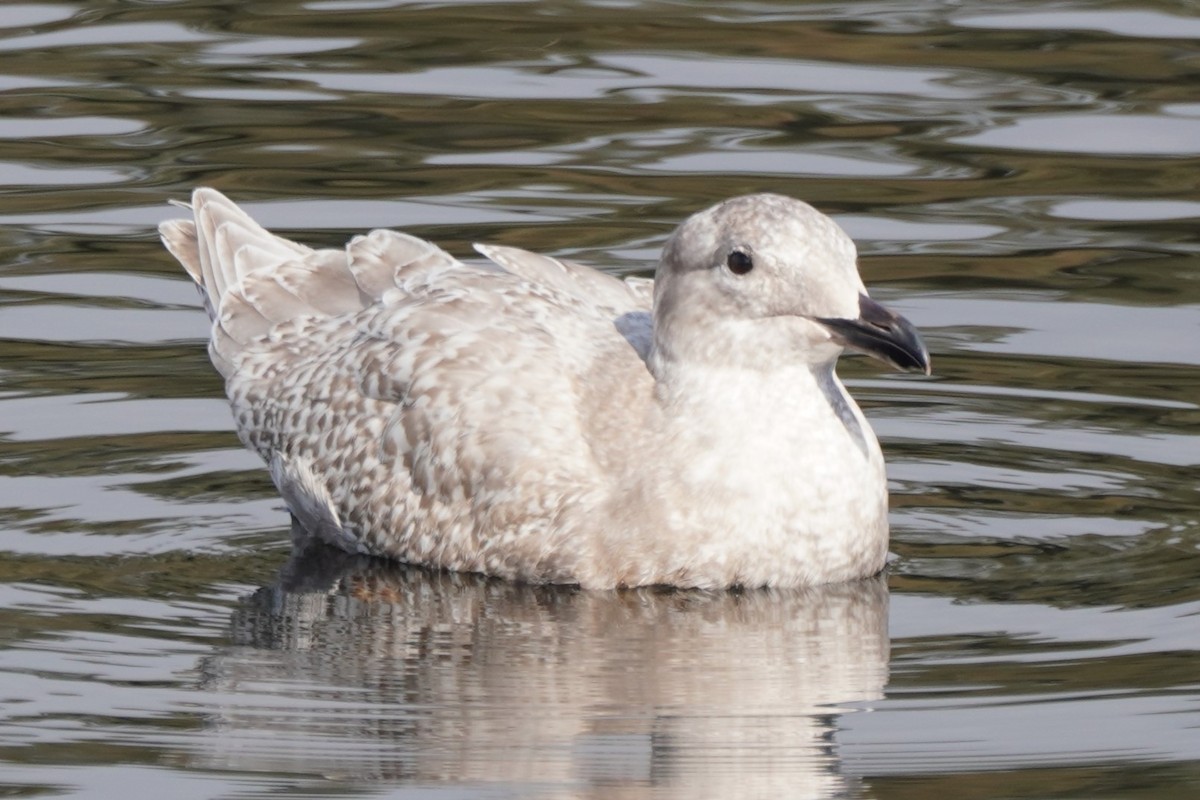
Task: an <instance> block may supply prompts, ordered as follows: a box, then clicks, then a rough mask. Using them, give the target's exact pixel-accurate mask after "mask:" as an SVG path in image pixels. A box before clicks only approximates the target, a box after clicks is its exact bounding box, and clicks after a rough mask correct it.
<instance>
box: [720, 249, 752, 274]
mask: <svg viewBox="0 0 1200 800" xmlns="http://www.w3.org/2000/svg"><path fill="white" fill-rule="evenodd" d="M725 266H727V267H729V271H730V272H732V273H733V274H734V275H745V274H746V273H747V272H749V271H750V270H752V269H754V259H752V258H750V254H749V253H743V252H742V251H741V250H734V251H733V252H731V253H730V254H729V258H727V259H725Z"/></svg>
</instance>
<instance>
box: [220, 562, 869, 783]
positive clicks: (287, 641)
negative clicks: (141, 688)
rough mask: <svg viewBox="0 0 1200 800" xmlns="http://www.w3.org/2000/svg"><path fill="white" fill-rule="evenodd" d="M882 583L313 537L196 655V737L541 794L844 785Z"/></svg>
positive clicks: (254, 764) (269, 763)
mask: <svg viewBox="0 0 1200 800" xmlns="http://www.w3.org/2000/svg"><path fill="white" fill-rule="evenodd" d="M887 605H888V593H887V586H886V583H885V581H884V579H883V578H882V577H876V578H873V579H869V580H864V581H856V582H851V583H845V584H838V585H832V586H819V587H813V588H808V589H790V590H753V591H741V592H738V591H733V592H702V591H683V590H664V589H653V588H649V589H638V590H625V591H583V590H579V589H576V588H570V587H562V586H531V585H520V584H513V583H510V582H507V581H502V580H496V579H488V578H485V577H482V576H476V575H467V574H455V573H445V572H433V571H429V570H427V569H422V568H416V567H409V566H405V565H401V564H396V563H392V562H387V561H380V560H374V559H370V558H367V557H363V556H353V555H350V554H347V553H344V552H342V551H339V550H333V549H329V548H326V547H324V546H316V547H315V549H314V548H310V549H308V550H304V551H300V552H297V553H295V554H293V556H292V559H291V560H290V561H289V562H288V563H287V565H286V566H285V567H284V568H283V569H282V571H281V573H280V577H279V580H278V581H277V582H276V583H275V584H274V585H272V586H269V587H265V588H263V589H260V590H258V591H257V592H255V593H254V594H253V595H251V596H249V597H247V598H246V599H245V600H244V601H243V603H242V604H241V605H240V606H239V607H238V608H237V609H236V611H235V612H234V615H233V620H232V630H231V644H230V645H228V646H224V647H221V648H219V649H218V650H217V652H215V653H214V654H213V655H211V656H209V657H208V658H206V659H205V660H204V663H203V664H202V668H201V669H202V683H203V688H204V689H205V690H207V692H208V693H209V696H210V697H211V698H212V704H213V706H214V707H213V708H212V709H211V711H210V714H211V716H210V717H209V718H210V719H211V720H212V724H213V728H212V730H213V734H214V735H213V736H211V737H208V738H207V739H206V741H208V742H209V743H210V744H211V748H210V749H208V750H207V752H205V753H204V754H198V758H200V759H201V760H202V761H203V762H204V766H206V767H215V768H220V769H224V770H229V769H233V770H236V771H241V770H246V771H254V772H262V771H287V772H293V773H295V772H300V773H305V772H309V773H312V774H313V775H314V777H316V776H321V777H323V778H325V779H328V778H337V779H340V780H344V781H350V782H354V783H358V782H361V781H386V782H397V783H409V784H423V785H429V784H436V785H445V786H456V787H458V788H460V789H467V788H468V787H474V788H477V789H482V788H485V787H488V786H491V787H507V788H508V789H509V790H517V792H518V793H519V794H520V793H525V792H528V791H536V793H537V794H538V795H539V796H550V797H555V796H569V797H577V796H587V795H597V796H598V795H603V796H604V797H642V796H647V795H649V794H650V793H652V792H653V793H654V794H655V795H656V796H675V795H677V796H680V797H689V798H694V797H710V796H711V797H725V798H728V797H756V796H772V797H783V796H786V797H828V796H831V795H838V796H847V795H849V796H853V795H855V794H857V781H856V780H855V779H854V778H853V777H851V776H849V775H847V774H845V771H844V770H843V767H842V758H841V754H840V753H839V749H838V744H837V741H836V733H837V726H838V719H839V717H840V716H841V715H842V714H843V713H847V712H848V711H850V710H851V709H852V708H853V709H862V708H864V707H869V705H870V701H872V700H876V699H878V698H880V697H881V696H882V693H883V689H884V686H885V684H886V681H887V664H888V634H887ZM847 705H849V706H850V707H849V708H848V707H846V706H847ZM664 793H665V794H664Z"/></svg>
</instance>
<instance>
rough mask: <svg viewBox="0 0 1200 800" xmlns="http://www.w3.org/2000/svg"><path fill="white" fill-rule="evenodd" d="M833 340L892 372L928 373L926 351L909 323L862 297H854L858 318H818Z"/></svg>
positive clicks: (869, 299)
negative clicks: (900, 370)
mask: <svg viewBox="0 0 1200 800" xmlns="http://www.w3.org/2000/svg"><path fill="white" fill-rule="evenodd" d="M816 321H817V322H819V323H821V324H822V325H824V326H825V327H826V328H828V329H829V332H830V333H831V334H832V335H833V339H834V341H836V342H838V343H839V344H841V345H843V346H845V347H849V348H852V349H854V350H858V351H859V352H861V353H866V354H867V355H869V356H873V357H875V358H877V359H879V360H880V361H883V362H884V363H886V364H891V365H892V366H893V367H895V368H896V369H902V370H907V371H911V372H924V373H925V374H926V375H928V374H930V370H931V367H930V364H929V351H928V350H926V349H925V343H924V342H922V341H921V335H920V334H919V333H917V329H916V328H915V327H914V326H913V324H912V323H911V322H909V321H908V320H906V319H905V318H904V317H902V316H900V315H899V314H897V313H896V312H894V311H891V310H890V309H887V308H885V307H884V306H881V305H880V304H879V303H876V302H875V301H874V300H872V299H871V298H869V297H867V296H866V295H865V294H860V295H859V296H858V319H840V318H836V317H834V318H828V319H822V318H818V319H817V320H816Z"/></svg>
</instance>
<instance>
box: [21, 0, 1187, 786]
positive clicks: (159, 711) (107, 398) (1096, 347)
mask: <svg viewBox="0 0 1200 800" xmlns="http://www.w3.org/2000/svg"><path fill="white" fill-rule="evenodd" d="M1198 30H1200V18H1197V17H1196V15H1195V10H1194V9H1193V8H1191V7H1190V6H1189V5H1188V4H1184V3H1171V2H1155V3H1149V4H1147V3H1142V4H1137V5H1134V4H1129V3H1125V4H1121V3H1117V2H1106V1H1105V0H1097V1H1096V2H1084V0H1069V1H1068V2H1064V3H1058V4H1055V5H1053V6H1047V5H1046V4H1044V3H1032V2H1030V3H1022V2H1018V3H1007V4H1003V5H997V4H994V3H983V2H974V1H973V0H968V2H962V3H955V4H946V3H936V2H921V0H905V2H887V3H883V2H878V3H877V2H856V3H808V2H806V3H794V2H787V3H784V2H770V1H769V0H763V1H761V2H714V3H702V4H701V3H678V2H642V3H620V2H542V3H520V2H506V1H505V0H500V1H499V2H479V3H452V2H429V3H406V2H387V1H382V2H374V1H371V0H368V1H366V2H353V1H352V2H339V1H337V0H329V1H328V2H326V1H324V0H313V1H311V2H306V3H299V2H288V1H285V0H281V1H280V2H273V3H261V4H260V3H254V4H246V3H232V2H202V3H196V2H167V3H129V2H118V1H117V0H93V1H92V2H78V3H71V2H62V3H53V4H39V3H29V4H6V5H5V7H4V11H3V14H0V763H2V764H3V766H2V768H0V793H4V792H7V793H12V794H16V795H22V796H47V797H55V796H88V797H96V796H106V795H116V794H128V793H129V792H130V787H137V791H138V792H139V793H145V794H155V795H161V796H172V797H226V796H229V797H232V796H237V797H246V796H279V795H297V794H305V795H309V796H332V795H337V796H341V797H347V796H350V797H354V796H370V795H384V796H399V797H422V798H424V797H461V796H472V797H488V798H492V797H604V798H607V797H642V796H649V795H655V796H660V797H688V798H691V797H704V796H712V797H759V796H762V797H813V798H824V797H863V798H879V799H880V800H885V799H889V800H890V799H892V798H895V799H896V800H904V799H905V798H910V797H911V798H924V797H930V796H939V794H940V795H943V796H947V797H962V798H1000V797H1004V798H1013V797H1021V798H1043V797H1044V798H1050V797H1054V798H1064V797H1080V798H1084V797H1087V798H1137V797H1145V798H1174V797H1178V798H1184V797H1192V796H1194V794H1195V792H1196V790H1197V787H1198V786H1200V736H1197V733H1196V732H1197V728H1198V727H1200V680H1198V676H1200V658H1198V656H1197V648H1198V646H1200V623H1198V622H1197V620H1198V619H1200V582H1198V581H1197V576H1198V575H1200V551H1198V548H1200V511H1198V510H1197V507H1198V502H1197V501H1198V496H1197V491H1198V490H1197V487H1198V486H1200V434H1198V433H1197V431H1200V407H1198V405H1197V403H1198V402H1200V370H1198V367H1200V260H1198V251H1200V242H1198V239H1197V234H1196V230H1197V218H1198V217H1200V193H1198V192H1197V189H1196V177H1195V176H1196V175H1197V174H1200V173H1198V169H1200V103H1197V101H1196V95H1195V86H1196V81H1197V77H1198V76H1197V63H1198V62H1197V59H1196V53H1195V46H1194V45H1195V38H1196V34H1197V31H1198ZM198 184H208V185H213V186H216V187H218V188H220V189H222V190H223V191H225V192H227V193H229V194H230V195H232V196H234V197H235V198H236V199H238V200H239V201H244V203H245V204H246V206H247V207H248V209H249V210H250V211H252V212H253V213H254V214H255V215H256V216H258V217H259V218H260V219H261V220H263V221H264V222H265V223H267V224H268V225H271V226H274V227H277V228H279V229H281V230H283V231H285V232H288V233H290V234H291V235H294V236H295V237H296V238H300V239H302V240H303V241H305V242H306V243H308V244H313V245H336V244H339V243H341V242H342V241H344V240H345V239H346V238H347V236H348V235H350V234H351V233H354V232H357V231H359V230H362V229H364V228H369V227H373V226H389V227H399V228H403V229H405V230H408V231H410V232H412V233H415V234H417V235H420V236H425V237H428V238H431V239H434V240H436V241H437V242H439V243H440V244H442V245H443V246H445V247H446V248H447V249H449V250H450V251H451V252H453V253H455V254H458V255H462V256H466V255H468V254H469V253H470V249H469V244H470V242H472V241H476V240H488V241H493V242H497V243H502V244H509V245H515V246H519V247H525V248H529V249H535V250H542V251H548V252H552V253H555V254H557V255H562V256H566V257H569V258H572V259H575V260H579V261H583V262H586V263H591V264H594V265H596V266H598V267H600V268H603V269H605V270H609V271H611V272H613V273H615V274H628V273H636V274H648V273H649V271H650V270H651V269H652V268H653V262H654V259H655V257H656V253H657V250H658V248H659V247H660V246H661V244H662V242H663V240H664V239H665V238H666V236H667V235H668V234H669V233H670V231H671V229H672V227H673V226H674V225H675V224H676V223H677V222H678V221H679V220H681V219H682V218H683V217H684V216H686V215H687V214H689V213H691V212H692V211H695V210H697V209H699V208H702V207H704V206H706V205H708V204H710V203H712V202H715V201H716V200H718V199H721V198H723V197H726V196H730V195H734V194H738V193H742V192H748V191H778V192H784V193H787V194H792V195H795V196H798V197H802V198H804V199H807V200H809V201H810V202H813V203H814V204H815V205H817V206H818V207H819V208H821V209H822V210H824V211H826V212H827V213H830V214H832V215H833V216H834V217H835V218H836V219H837V220H838V221H839V222H840V223H841V224H842V225H843V226H844V227H846V229H847V230H848V231H850V233H851V234H852V235H853V236H854V237H855V238H856V240H857V241H858V242H859V245H860V250H861V253H862V259H861V267H862V272H863V275H864V278H865V279H866V281H867V283H868V285H869V286H871V287H872V291H873V294H874V295H875V296H877V297H879V298H880V299H883V300H885V301H886V302H888V303H889V304H891V305H893V306H895V307H896V308H897V309H899V310H900V311H901V312H902V313H904V314H905V315H906V316H908V317H909V318H911V319H912V320H914V321H915V322H916V323H917V324H918V325H919V326H920V327H921V328H922V330H923V331H924V332H925V334H926V340H927V343H928V344H929V346H930V350H931V351H932V353H933V358H934V365H935V370H936V373H935V375H934V377H933V378H931V379H926V378H921V377H912V376H901V375H895V374H888V373H885V372H883V371H881V368H880V367H879V366H878V365H877V364H875V363H874V362H867V361H865V360H863V359H859V358H847V359H846V360H844V362H843V366H842V367H841V373H842V375H843V376H844V377H845V378H846V381H847V383H848V385H849V386H850V387H851V390H852V391H853V392H854V394H855V395H856V396H857V397H858V398H859V400H860V402H861V404H862V405H863V406H864V408H865V409H866V411H867V413H868V415H869V416H870V418H871V420H872V423H873V425H874V426H875V428H876V430H877V432H878V433H879V435H880V438H881V440H882V442H883V445H884V449H885V452H886V453H887V456H888V460H889V465H890V471H889V474H890V477H891V481H892V490H893V492H892V497H893V515H892V525H893V541H892V550H893V553H894V560H893V563H892V565H891V568H890V570H889V572H888V574H887V576H886V577H885V578H884V579H880V580H875V581H866V582H862V583H860V584H855V585H850V586H840V587H825V588H822V589H815V590H810V591H795V592H745V593H731V594H705V593H690V592H663V591H654V590H641V591H636V592H626V593H586V592H580V591H577V590H573V589H569V588H558V589H554V588H534V587H520V586H512V585H508V584H504V583H501V582H496V581H489V580H486V579H483V578H479V577H472V576H450V575H439V574H430V573H427V572H424V571H421V570H417V569H412V568H405V567H401V566H397V565H387V564H381V563H377V562H370V561H363V560H359V559H353V558H348V557H344V556H338V555H337V554H331V553H327V552H325V553H308V554H302V555H299V556H296V557H290V556H289V549H288V541H289V533H288V528H287V526H288V520H287V515H286V513H285V511H284V509H283V507H282V503H281V501H280V500H279V499H278V497H277V495H276V494H275V492H274V490H273V488H272V487H271V485H270V482H269V480H268V478H267V476H266V472H265V470H264V469H263V468H262V466H261V464H260V463H259V462H258V461H257V459H256V457H254V456H252V455H250V454H248V453H245V452H243V451H242V450H241V448H240V446H239V445H238V442H237V439H236V437H235V436H234V434H233V432H232V421H231V419H230V417H229V414H228V409H227V407H226V405H225V402H224V399H223V392H222V387H221V384H220V381H219V380H218V378H217V376H216V375H215V373H214V372H213V370H212V368H211V366H210V365H209V364H208V360H207V356H206V354H205V349H204V338H205V335H206V324H205V317H204V314H203V311H202V310H201V309H200V307H199V302H198V298H197V296H196V294H195V291H194V290H193V288H192V287H191V285H190V284H189V282H188V281H187V280H186V278H185V276H184V275H183V273H182V271H181V270H180V269H179V267H178V265H177V264H175V262H174V261H173V260H172V259H171V258H170V257H169V256H168V255H167V254H166V253H165V252H164V251H163V250H162V249H161V248H160V246H159V245H158V243H157V241H156V239H155V236H154V233H153V228H154V226H155V224H156V223H157V222H159V221H160V220H162V219H165V218H167V217H169V216H172V215H175V214H177V213H178V212H177V211H176V210H174V209H171V208H169V207H168V206H166V205H165V203H166V201H167V200H168V199H181V198H184V197H186V196H187V193H188V192H189V191H190V189H191V188H192V187H193V186H195V185H198Z"/></svg>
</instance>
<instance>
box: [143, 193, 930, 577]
mask: <svg viewBox="0 0 1200 800" xmlns="http://www.w3.org/2000/svg"><path fill="white" fill-rule="evenodd" d="M185 207H187V206H185ZM190 209H191V212H192V216H193V219H192V220H180V219H176V220H170V221H167V222H164V223H163V224H162V225H161V226H160V233H161V234H162V239H163V242H164V244H165V245H166V247H167V249H168V250H169V251H170V252H171V253H172V254H173V255H174V256H175V257H176V258H177V259H179V261H180V263H182V265H183V266H184V268H185V269H186V270H187V272H188V274H189V275H190V276H191V277H192V279H193V280H194V281H195V282H196V284H197V285H198V287H199V289H200V292H201V295H202V298H203V302H204V306H205V309H206V310H207V312H208V315H209V317H210V318H211V320H212V336H211V340H210V342H209V355H210V357H211V359H212V362H213V364H214V366H215V367H216V369H217V370H218V371H219V372H220V373H221V375H222V376H223V377H224V379H225V388H226V393H227V394H228V396H229V401H230V404H231V406H232V410H233V416H234V419H235V421H236V426H237V432H238V436H239V438H240V439H241V441H242V442H243V444H245V445H246V446H247V447H248V448H250V449H251V450H254V451H255V452H257V453H258V454H259V455H260V456H262V458H263V460H264V461H266V463H267V466H268V468H269V470H270V473H271V477H272V479H273V481H274V483H275V486H276V487H277V488H278V490H279V493H280V495H281V496H282V497H283V500H284V502H285V503H286V504H287V507H288V509H289V511H290V512H291V514H292V515H293V517H294V518H295V521H296V523H297V525H296V526H294V529H296V530H301V531H303V532H304V537H307V538H311V539H316V540H321V541H324V542H326V543H329V544H333V545H336V546H337V547H340V548H343V549H345V550H348V551H350V552H353V553H362V554H369V555H375V556H382V557H386V558H390V559H394V560H399V561H404V562H408V563H412V564H418V565H425V566H429V567H433V568H441V569H447V570H458V571H469V572H481V573H485V574H488V575H493V576H498V577H502V578H506V579H510V580H516V581H525V582H536V583H567V584H579V585H580V586H582V587H584V588H586V589H613V588H622V587H634V586H645V585H667V586H675V587H698V588H714V589H719V588H729V587H747V588H748V587H759V586H776V587H791V586H808V585H817V584H824V583H834V582H840V581H847V580H855V579H858V578H863V577H866V576H869V575H873V574H875V573H877V572H879V571H880V570H881V569H882V568H883V565H884V562H885V560H886V558H887V550H888V520H887V510H888V494H887V478H886V475H885V470H884V461H883V455H882V453H881V451H880V447H879V443H878V441H877V439H876V437H875V434H874V432H873V431H872V430H871V427H870V425H869V424H868V423H867V420H866V418H865V417H864V416H863V414H862V412H861V411H860V410H859V408H858V406H857V405H856V404H855V402H854V400H853V399H852V398H851V397H850V395H849V394H848V393H847V392H846V390H845V387H844V386H843V385H842V383H841V381H840V380H839V379H838V377H837V374H836V372H835V366H836V363H837V359H838V357H839V355H841V354H842V352H843V351H844V350H845V349H846V348H850V349H853V350H857V351H861V352H864V353H867V354H869V355H872V356H875V357H877V358H879V359H881V360H882V361H884V362H886V363H887V364H889V365H891V366H893V367H895V368H898V369H902V370H913V371H919V372H924V373H926V374H929V370H930V366H929V364H930V362H929V354H928V352H927V350H926V349H925V346H924V344H923V343H922V342H921V339H920V336H919V335H918V333H917V331H916V329H915V328H914V327H913V326H912V324H911V323H909V322H908V321H907V320H906V319H904V318H903V317H901V316H899V315H898V314H895V313H893V312H891V311H890V310H888V309H886V308H885V307H884V306H882V305H880V304H878V303H876V302H875V301H874V300H872V299H870V298H869V297H868V295H867V291H866V289H865V287H864V286H863V282H862V279H861V278H860V277H859V274H858V268H857V255H856V250H855V247H854V243H853V242H852V241H851V239H850V237H849V236H847V235H846V234H845V232H843V231H842V230H841V228H839V227H838V226H837V224H836V223H834V222H833V220H831V219H830V218H829V217H827V216H825V215H824V214H822V213H820V212H819V211H817V210H816V209H814V208H813V207H812V206H810V205H808V204H806V203H803V202H801V201H799V200H794V199H792V198H789V197H784V196H781V195H775V194H753V195H746V196H742V197H736V198H733V199H730V200H726V201H724V202H721V203H718V204H717V205H715V206H712V207H711V208H708V209H707V210H704V211H700V212H699V213H696V214H694V215H693V216H691V217H689V218H688V219H687V220H686V221H684V222H683V224H682V225H680V226H679V227H678V228H677V229H676V230H675V232H674V233H673V234H672V235H671V236H670V237H669V239H668V240H667V242H666V244H665V246H664V248H663V252H662V257H661V259H660V261H659V263H658V267H657V270H656V273H655V277H654V280H653V281H650V280H646V279H629V278H627V279H625V280H620V279H618V278H615V277H613V276H610V275H607V274H605V273H602V272H599V271H597V270H594V269H591V268H589V267H586V266H582V265H579V264H576V263H572V262H570V261H566V260H563V259H558V258H552V257H549V256H544V255H539V254H536V253H531V252H528V251H525V250H520V249H517V248H514V247H503V246H499V245H476V246H475V249H476V250H477V251H478V252H479V253H480V254H482V255H483V256H485V257H486V258H487V259H488V260H489V262H490V263H468V262H463V261H460V260H458V259H457V258H455V257H454V256H451V255H449V254H448V253H446V252H445V251H443V250H441V249H439V248H438V247H436V246H434V245H433V244H430V243H429V242H426V241H424V240H422V239H418V238H416V237H414V236H410V235H407V234H404V233H399V232H396V231H391V230H375V231H371V232H369V233H367V234H365V235H360V236H356V237H354V238H353V239H351V240H350V242H349V244H347V245H346V247H345V248H344V249H322V250H314V249H311V248H309V247H306V246H304V245H301V244H297V243H295V242H292V241H289V240H287V239H284V238H282V237H279V236H276V235H274V234H272V233H270V232H268V231H267V230H265V229H264V228H263V227H262V226H260V225H259V224H258V223H256V222H255V221H254V220H253V219H251V217H250V216H249V215H247V214H246V213H245V212H244V211H242V210H241V209H240V208H238V206H237V205H235V204H234V203H233V202H232V201H230V200H229V199H228V198H226V197H225V196H224V195H222V194H220V193H219V192H217V191H216V190H214V189H210V188H200V189H197V190H196V191H195V192H194V194H193V195H192V201H191V204H190ZM298 544H299V542H298Z"/></svg>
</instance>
